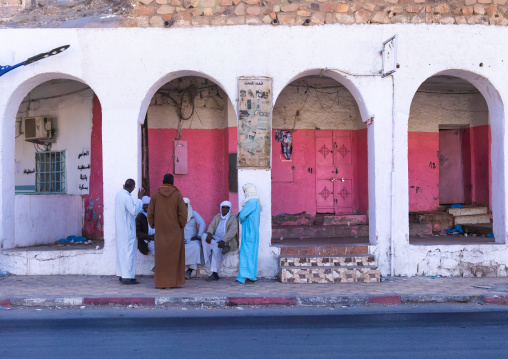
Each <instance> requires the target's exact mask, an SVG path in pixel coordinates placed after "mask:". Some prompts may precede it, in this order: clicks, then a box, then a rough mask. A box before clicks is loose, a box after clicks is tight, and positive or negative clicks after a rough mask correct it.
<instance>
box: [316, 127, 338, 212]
mask: <svg viewBox="0 0 508 359" xmlns="http://www.w3.org/2000/svg"><path fill="white" fill-rule="evenodd" d="M334 181H335V166H334V160H333V132H332V131H316V207H317V208H316V209H317V212H318V213H333V212H334V193H333V192H334V190H333V184H334Z"/></svg>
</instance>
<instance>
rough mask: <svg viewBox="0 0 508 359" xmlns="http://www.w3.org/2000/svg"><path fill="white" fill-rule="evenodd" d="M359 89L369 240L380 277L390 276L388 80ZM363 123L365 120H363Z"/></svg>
mask: <svg viewBox="0 0 508 359" xmlns="http://www.w3.org/2000/svg"><path fill="white" fill-rule="evenodd" d="M358 87H359V90H360V92H361V95H362V98H363V100H364V102H365V103H366V105H367V110H368V111H369V117H372V121H371V123H370V120H369V121H368V123H370V124H368V151H369V152H368V153H369V241H370V244H371V245H375V247H374V248H375V249H374V251H373V252H374V254H375V255H376V258H377V262H378V263H377V264H378V268H379V270H380V271H381V273H382V275H383V276H386V275H389V274H390V260H391V258H390V257H391V256H390V251H391V243H392V241H391V233H390V230H391V228H390V223H391V218H392V196H391V193H392V143H393V141H392V127H393V122H392V102H393V98H392V79H391V78H381V77H370V78H364V79H362V80H360V81H359V84H358ZM363 120H364V121H365V120H366V119H363Z"/></svg>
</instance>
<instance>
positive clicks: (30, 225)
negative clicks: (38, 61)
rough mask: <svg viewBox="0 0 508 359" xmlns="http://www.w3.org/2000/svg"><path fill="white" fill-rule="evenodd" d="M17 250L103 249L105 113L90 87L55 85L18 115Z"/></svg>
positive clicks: (28, 99) (33, 94) (37, 93)
mask: <svg viewBox="0 0 508 359" xmlns="http://www.w3.org/2000/svg"><path fill="white" fill-rule="evenodd" d="M13 124H15V140H14V160H15V167H14V174H13V175H14V185H15V201H14V202H15V203H14V213H15V225H14V233H15V236H14V237H15V238H14V245H13V246H14V247H16V248H19V247H24V248H26V247H32V246H37V247H34V249H36V250H42V249H43V248H42V247H41V245H42V246H44V247H49V249H57V250H62V249H78V248H83V249H87V248H90V246H92V245H93V248H94V249H95V248H97V246H99V248H101V247H103V243H104V242H103V238H104V235H103V224H104V218H103V176H102V111H101V104H100V102H99V99H98V98H97V96H96V95H95V93H94V91H93V90H92V89H91V88H90V87H89V86H88V85H86V84H84V83H82V82H79V81H75V80H70V79H52V80H49V81H46V82H43V83H42V84H40V85H38V86H36V87H34V88H33V89H31V91H30V92H29V93H28V94H27V95H26V96H25V97H24V99H23V100H22V101H21V104H20V106H19V108H18V111H17V113H16V116H15V119H13Z"/></svg>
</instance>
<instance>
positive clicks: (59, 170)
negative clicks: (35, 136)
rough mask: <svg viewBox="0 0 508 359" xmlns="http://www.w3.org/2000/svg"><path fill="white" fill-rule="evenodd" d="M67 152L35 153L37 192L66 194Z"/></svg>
mask: <svg viewBox="0 0 508 359" xmlns="http://www.w3.org/2000/svg"><path fill="white" fill-rule="evenodd" d="M65 190H66V188H65V151H45V152H36V153H35V192H42V193H65Z"/></svg>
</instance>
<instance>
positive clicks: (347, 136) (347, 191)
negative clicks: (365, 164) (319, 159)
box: [333, 130, 354, 214]
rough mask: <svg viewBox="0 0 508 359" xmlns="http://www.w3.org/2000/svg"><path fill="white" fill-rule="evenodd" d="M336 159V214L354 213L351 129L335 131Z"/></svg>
mask: <svg viewBox="0 0 508 359" xmlns="http://www.w3.org/2000/svg"><path fill="white" fill-rule="evenodd" d="M333 137H334V138H333V147H334V151H333V152H334V159H335V182H334V191H333V192H334V204H335V206H334V207H335V208H334V209H335V214H352V213H353V198H354V193H353V191H354V179H353V174H354V170H353V156H354V153H353V141H352V137H351V131H349V130H340V131H333Z"/></svg>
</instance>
